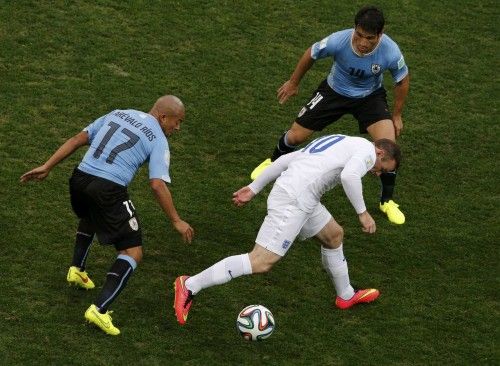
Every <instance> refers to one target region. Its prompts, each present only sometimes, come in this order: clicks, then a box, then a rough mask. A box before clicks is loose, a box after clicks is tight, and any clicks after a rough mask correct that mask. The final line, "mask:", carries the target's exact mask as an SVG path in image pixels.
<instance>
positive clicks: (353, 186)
mask: <svg viewBox="0 0 500 366" xmlns="http://www.w3.org/2000/svg"><path fill="white" fill-rule="evenodd" d="M368 169H369V165H368V164H367V162H366V161H364V159H361V158H360V157H357V156H354V157H352V158H351V159H350V160H349V161H348V162H347V164H346V165H345V167H344V169H343V170H342V173H340V180H341V182H342V187H343V188H344V192H345V194H346V196H347V198H348V199H349V202H351V205H352V206H353V207H354V210H356V213H357V214H358V215H359V214H361V213H363V212H365V211H366V205H365V201H364V198H363V185H362V183H361V178H362V177H363V176H364V175H365V174H366V173H367V172H368Z"/></svg>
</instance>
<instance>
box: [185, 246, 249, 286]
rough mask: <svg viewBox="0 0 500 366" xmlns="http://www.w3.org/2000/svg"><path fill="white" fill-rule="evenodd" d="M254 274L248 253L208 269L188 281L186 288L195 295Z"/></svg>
mask: <svg viewBox="0 0 500 366" xmlns="http://www.w3.org/2000/svg"><path fill="white" fill-rule="evenodd" d="M251 273H252V264H251V263H250V257H249V256H248V253H246V254H240V255H233V256H232V257H227V258H225V259H223V260H221V261H220V262H217V263H215V264H214V265H213V266H211V267H208V268H207V269H205V270H204V271H203V272H200V273H198V274H197V275H195V276H192V277H189V278H188V279H187V280H186V288H187V289H188V290H190V291H191V292H192V293H193V295H196V294H197V293H198V292H199V291H201V290H203V289H204V288H207V287H212V286H215V285H222V284H223V283H226V282H229V281H231V280H232V279H233V278H236V277H240V276H243V275H248V274H251Z"/></svg>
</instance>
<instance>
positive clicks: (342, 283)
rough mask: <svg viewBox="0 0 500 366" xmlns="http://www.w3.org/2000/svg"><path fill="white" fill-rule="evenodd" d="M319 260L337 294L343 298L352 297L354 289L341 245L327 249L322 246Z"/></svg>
mask: <svg viewBox="0 0 500 366" xmlns="http://www.w3.org/2000/svg"><path fill="white" fill-rule="evenodd" d="M321 261H322V262H323V267H324V268H325V269H326V271H327V272H328V275H329V276H330V278H331V280H332V282H333V285H334V286H335V291H336V292H337V296H339V297H341V298H342V299H344V300H349V299H350V298H351V297H353V296H354V289H353V288H352V286H351V283H350V281H349V271H348V269H347V261H346V259H345V256H344V251H343V245H342V244H340V246H339V247H338V248H337V249H327V248H325V247H323V246H322V247H321Z"/></svg>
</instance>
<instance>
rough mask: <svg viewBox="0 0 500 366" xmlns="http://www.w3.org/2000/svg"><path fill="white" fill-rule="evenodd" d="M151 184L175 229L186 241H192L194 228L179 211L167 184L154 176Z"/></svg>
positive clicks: (157, 199)
mask: <svg viewBox="0 0 500 366" xmlns="http://www.w3.org/2000/svg"><path fill="white" fill-rule="evenodd" d="M149 185H150V187H151V189H152V190H153V193H154V196H155V198H156V201H158V203H159V205H160V207H161V209H162V210H163V212H164V213H165V215H167V217H168V218H169V219H170V221H171V222H172V225H173V226H174V227H175V229H176V230H177V231H178V232H179V233H180V234H181V235H182V239H183V240H184V242H186V243H191V241H192V240H193V237H194V230H193V228H192V227H191V226H190V225H189V224H188V223H187V222H186V221H184V220H182V219H181V218H180V216H179V214H178V213H177V210H176V209H175V205H174V200H173V199H172V194H171V193H170V190H169V189H168V187H167V184H166V183H165V182H164V181H163V180H161V179H159V178H153V179H150V181H149Z"/></svg>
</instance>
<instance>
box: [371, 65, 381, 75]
mask: <svg viewBox="0 0 500 366" xmlns="http://www.w3.org/2000/svg"><path fill="white" fill-rule="evenodd" d="M379 72H380V65H379V64H372V74H375V75H376V74H378V73H379Z"/></svg>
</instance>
